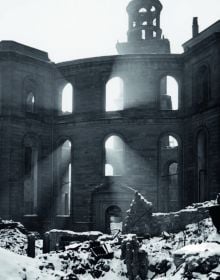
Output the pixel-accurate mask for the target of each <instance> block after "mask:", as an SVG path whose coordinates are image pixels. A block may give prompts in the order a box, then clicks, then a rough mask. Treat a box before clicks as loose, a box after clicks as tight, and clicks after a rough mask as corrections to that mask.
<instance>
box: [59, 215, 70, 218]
mask: <svg viewBox="0 0 220 280" xmlns="http://www.w3.org/2000/svg"><path fill="white" fill-rule="evenodd" d="M56 217H57V218H70V215H56Z"/></svg>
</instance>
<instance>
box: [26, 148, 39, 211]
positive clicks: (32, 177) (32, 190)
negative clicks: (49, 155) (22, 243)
mask: <svg viewBox="0 0 220 280" xmlns="http://www.w3.org/2000/svg"><path fill="white" fill-rule="evenodd" d="M37 179H38V151H37V149H35V148H33V147H31V146H26V147H25V150H24V214H25V215H36V214H37V192H38V191H37V189H38V181H37Z"/></svg>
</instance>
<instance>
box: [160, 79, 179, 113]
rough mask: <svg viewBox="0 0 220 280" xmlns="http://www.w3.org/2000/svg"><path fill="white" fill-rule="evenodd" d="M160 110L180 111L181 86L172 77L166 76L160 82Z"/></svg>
mask: <svg viewBox="0 0 220 280" xmlns="http://www.w3.org/2000/svg"><path fill="white" fill-rule="evenodd" d="M160 109H161V110H178V109H179V86H178V83H177V81H176V79H175V78H173V77H172V76H165V77H163V78H162V79H161V81H160Z"/></svg>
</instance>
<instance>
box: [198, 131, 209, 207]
mask: <svg viewBox="0 0 220 280" xmlns="http://www.w3.org/2000/svg"><path fill="white" fill-rule="evenodd" d="M207 142H208V140H207V132H206V131H205V130H201V131H200V132H199V133H198V135H197V182H198V198H197V199H198V201H199V202H203V201H205V200H207V199H208V197H207V193H208V192H207V165H208V156H207V145H208V143H207Z"/></svg>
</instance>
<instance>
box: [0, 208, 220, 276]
mask: <svg viewBox="0 0 220 280" xmlns="http://www.w3.org/2000/svg"><path fill="white" fill-rule="evenodd" d="M189 209H190V207H189ZM21 231H22V230H21ZM21 231H20V230H19V228H17V227H15V228H8V229H7V228H5V229H2V230H0V247H3V248H4V249H3V248H0V280H41V279H42V280H43V279H46V280H47V279H48V280H49V279H51V280H73V279H74V280H92V279H100V280H126V279H128V274H127V268H126V264H125V262H124V260H123V259H122V258H121V244H122V242H123V241H126V240H130V239H131V237H132V235H125V236H121V237H119V238H118V239H117V238H116V239H115V240H112V237H111V236H107V235H102V236H100V237H99V238H98V240H97V241H95V242H96V243H97V242H100V243H101V244H105V245H107V246H111V248H112V250H113V254H114V257H113V258H111V257H110V258H108V259H105V258H102V257H100V258H96V257H95V256H94V254H93V252H92V250H91V248H92V246H93V245H92V244H93V243H94V241H84V242H80V241H73V242H72V245H70V246H67V247H66V249H67V250H66V251H53V252H50V253H47V254H40V255H37V256H36V257H35V258H34V259H31V258H28V257H25V256H20V255H19V254H25V250H26V246H27V236H26V234H25V233H22V232H21ZM138 240H140V239H138ZM140 242H141V243H140V250H143V251H146V252H147V254H146V256H147V257H148V275H147V278H146V279H160V280H166V279H167V280H185V279H201V280H205V279H207V280H219V279H220V235H219V234H217V233H216V229H215V227H214V226H213V224H212V221H211V218H207V219H204V220H202V221H200V222H198V223H194V224H190V225H187V226H186V228H185V230H183V231H180V232H178V233H175V234H174V233H167V232H163V233H162V235H161V236H160V237H153V238H150V236H148V239H144V240H142V241H140ZM38 243H39V241H38V242H37V244H38ZM38 245H39V244H38ZM6 249H7V250H6ZM10 251H11V252H10ZM13 252H15V253H13Z"/></svg>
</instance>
